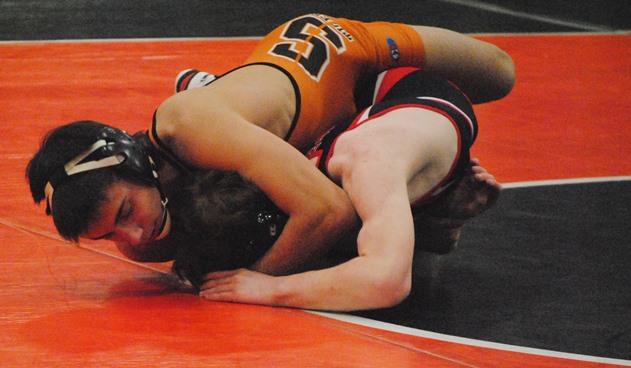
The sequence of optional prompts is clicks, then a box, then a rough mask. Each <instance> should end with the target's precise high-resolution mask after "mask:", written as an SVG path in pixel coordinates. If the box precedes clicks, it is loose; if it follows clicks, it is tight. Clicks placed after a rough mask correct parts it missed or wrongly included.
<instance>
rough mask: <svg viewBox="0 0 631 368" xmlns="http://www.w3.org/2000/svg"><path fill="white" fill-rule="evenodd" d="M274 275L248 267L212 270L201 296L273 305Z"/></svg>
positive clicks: (216, 299)
mask: <svg viewBox="0 0 631 368" xmlns="http://www.w3.org/2000/svg"><path fill="white" fill-rule="evenodd" d="M273 280H274V277H273V276H268V275H265V274H262V273H259V272H255V271H251V270H248V269H244V268H242V269H238V270H233V271H219V272H211V273H209V274H207V275H206V276H204V284H203V285H202V286H201V288H200V292H199V296H201V297H202V298H204V299H207V300H215V301H224V302H235V303H248V304H265V305H273V289H272V286H273V284H272V281H273Z"/></svg>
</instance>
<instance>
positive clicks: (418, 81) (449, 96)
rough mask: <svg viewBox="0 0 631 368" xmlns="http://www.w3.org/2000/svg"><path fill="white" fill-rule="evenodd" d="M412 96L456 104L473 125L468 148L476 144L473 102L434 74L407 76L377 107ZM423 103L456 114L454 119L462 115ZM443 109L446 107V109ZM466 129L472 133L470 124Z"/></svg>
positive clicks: (431, 103) (475, 121)
mask: <svg viewBox="0 0 631 368" xmlns="http://www.w3.org/2000/svg"><path fill="white" fill-rule="evenodd" d="M411 96H414V97H430V98H437V99H441V100H445V101H448V102H451V103H452V104H454V105H455V106H456V107H457V108H459V109H460V110H462V112H464V113H465V114H466V115H467V116H468V117H469V119H471V121H472V123H473V132H472V133H473V135H472V136H473V138H472V139H470V142H469V143H468V146H471V145H472V144H473V142H475V139H476V137H477V135H478V123H477V119H476V117H475V112H474V111H473V106H472V105H471V101H469V98H467V96H466V95H465V94H464V93H463V92H462V91H460V90H459V89H458V87H457V86H455V85H454V84H453V83H451V82H449V81H447V80H446V79H443V78H441V77H439V76H437V75H434V74H432V73H429V72H426V71H422V70H417V71H413V72H411V73H409V74H407V75H406V76H405V77H403V78H401V79H400V80H399V81H397V83H395V84H394V85H393V86H392V87H391V88H390V89H389V90H388V92H386V94H385V95H384V96H383V98H382V99H381V101H380V103H379V104H377V105H375V106H380V105H381V104H382V103H383V104H386V105H392V104H395V103H400V101H395V102H394V103H389V101H390V100H399V99H401V98H406V97H411ZM422 101H423V102H422V103H423V104H427V105H428V106H432V107H438V108H441V109H442V110H443V111H445V112H447V113H449V114H450V115H452V114H455V115H454V118H458V116H459V115H460V114H459V113H458V112H454V111H451V110H453V109H451V108H449V107H448V106H443V105H441V104H436V103H433V102H431V101H430V100H422ZM442 107H444V109H443V108H442ZM372 114H373V112H372V111H371V115H372ZM466 128H467V129H466V131H469V132H471V128H470V127H468V124H467V127H466Z"/></svg>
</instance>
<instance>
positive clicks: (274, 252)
mask: <svg viewBox="0 0 631 368" xmlns="http://www.w3.org/2000/svg"><path fill="white" fill-rule="evenodd" d="M343 199H344V200H345V201H342V202H338V204H337V205H336V206H334V207H329V208H328V209H323V210H321V211H320V214H318V213H317V212H316V213H314V212H311V211H306V213H305V215H302V216H301V215H300V214H295V215H293V216H291V217H290V219H289V221H288V222H287V224H286V226H285V228H284V229H283V233H282V234H281V236H280V237H279V238H278V240H277V241H276V243H275V244H274V246H273V247H272V248H270V250H269V251H268V252H267V253H266V254H265V255H264V256H263V257H262V258H261V259H260V260H259V261H257V262H256V263H255V264H254V265H252V267H251V269H253V270H255V271H257V272H261V273H265V274H268V275H288V274H291V273H296V272H301V271H304V270H305V269H306V268H307V267H308V266H309V265H310V264H311V263H313V262H314V261H316V260H318V259H320V258H322V257H323V256H324V255H325V254H326V253H327V252H328V251H329V250H330V249H331V247H333V246H334V245H335V244H336V243H337V242H338V241H339V239H341V238H342V237H343V236H344V235H346V234H348V233H349V232H353V231H355V230H356V228H357V225H358V223H359V221H358V219H357V215H356V213H355V210H354V208H353V207H352V205H351V203H350V201H349V200H348V198H347V197H346V195H344V197H343Z"/></svg>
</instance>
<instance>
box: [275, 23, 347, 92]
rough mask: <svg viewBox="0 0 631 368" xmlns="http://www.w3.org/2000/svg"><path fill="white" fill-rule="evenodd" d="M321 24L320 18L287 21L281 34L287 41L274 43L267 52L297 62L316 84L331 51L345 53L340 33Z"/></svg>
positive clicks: (344, 45)
mask: <svg viewBox="0 0 631 368" xmlns="http://www.w3.org/2000/svg"><path fill="white" fill-rule="evenodd" d="M324 24H325V23H324V21H323V20H322V19H320V18H316V17H315V16H308V15H307V16H304V17H301V18H298V19H295V20H293V21H291V22H290V23H288V24H287V26H286V27H285V29H284V30H283V33H282V35H281V38H283V39H285V40H287V42H279V43H277V44H275V45H274V46H273V47H272V49H271V50H270V51H269V53H270V54H272V55H276V56H280V57H284V58H287V59H289V60H292V61H295V62H297V63H298V65H300V66H301V67H302V68H303V69H304V70H305V72H306V73H307V74H308V75H309V76H310V77H311V78H312V79H314V80H316V81H319V80H320V77H321V76H322V73H323V72H324V70H325V69H326V67H327V65H328V64H329V59H330V52H331V48H333V50H335V52H336V53H337V54H341V53H343V52H344V51H346V44H345V43H344V35H343V34H342V33H341V31H340V30H338V29H337V28H335V27H332V26H330V25H328V24H327V25H324ZM323 25H324V26H323ZM342 31H343V30H342ZM346 37H350V35H348V36H346Z"/></svg>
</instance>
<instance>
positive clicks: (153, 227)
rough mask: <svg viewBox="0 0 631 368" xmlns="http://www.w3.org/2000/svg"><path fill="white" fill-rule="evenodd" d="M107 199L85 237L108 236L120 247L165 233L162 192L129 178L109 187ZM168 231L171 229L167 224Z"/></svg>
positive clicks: (141, 243) (143, 243) (107, 237)
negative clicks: (128, 180)
mask: <svg viewBox="0 0 631 368" xmlns="http://www.w3.org/2000/svg"><path fill="white" fill-rule="evenodd" d="M106 195H107V199H106V201H105V203H104V204H103V206H102V207H101V208H100V210H99V217H98V220H96V221H95V222H94V223H92V224H91V225H90V226H89V228H88V231H87V232H86V234H84V236H83V237H84V238H88V239H92V240H99V239H107V240H111V241H113V242H115V243H116V245H117V246H118V247H119V249H121V248H123V249H128V248H136V247H142V246H143V245H146V244H148V243H151V242H153V241H155V240H157V239H158V237H159V236H160V238H162V237H164V236H166V233H164V232H163V233H162V234H161V233H160V230H161V229H162V223H163V219H164V215H165V209H164V206H163V205H162V203H161V201H160V200H161V198H160V192H159V191H158V189H157V188H154V187H145V186H139V185H135V184H132V183H130V182H127V181H118V182H115V183H114V184H112V185H111V186H110V187H109V188H108V190H107V191H106ZM165 231H166V232H167V233H168V231H169V229H168V228H165Z"/></svg>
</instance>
